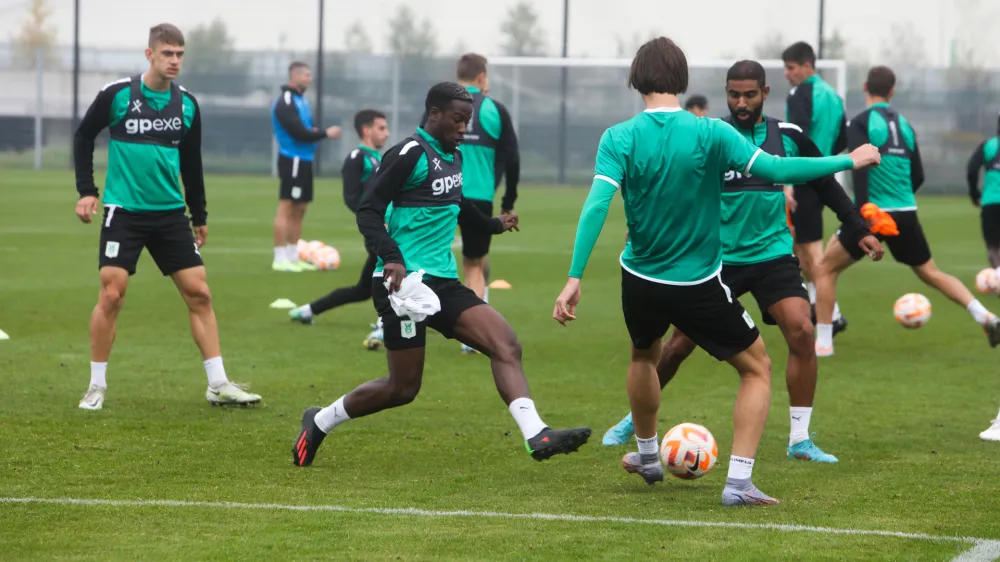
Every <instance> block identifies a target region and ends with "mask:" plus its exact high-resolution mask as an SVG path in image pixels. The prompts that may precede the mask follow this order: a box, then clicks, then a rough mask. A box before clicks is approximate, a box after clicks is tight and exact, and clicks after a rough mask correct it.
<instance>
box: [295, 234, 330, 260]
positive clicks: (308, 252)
mask: <svg viewBox="0 0 1000 562" xmlns="http://www.w3.org/2000/svg"><path fill="white" fill-rule="evenodd" d="M325 247H326V244H324V243H322V242H320V241H319V240H313V241H311V242H306V241H305V240H299V244H298V250H299V259H300V260H302V261H307V262H309V263H311V264H313V265H318V264H317V263H316V258H317V256H318V255H319V253H320V252H321V251H322V250H323V248H325Z"/></svg>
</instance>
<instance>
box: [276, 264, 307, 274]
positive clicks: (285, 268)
mask: <svg viewBox="0 0 1000 562" xmlns="http://www.w3.org/2000/svg"><path fill="white" fill-rule="evenodd" d="M271 269H272V270H274V271H280V272H283V273H299V272H301V271H302V270H301V269H299V268H297V267H295V264H293V263H292V262H290V261H275V262H271Z"/></svg>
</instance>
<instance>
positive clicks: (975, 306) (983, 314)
mask: <svg viewBox="0 0 1000 562" xmlns="http://www.w3.org/2000/svg"><path fill="white" fill-rule="evenodd" d="M965 310H968V311H969V314H971V315H972V317H973V318H975V320H976V322H977V323H979V325H980V326H981V325H983V324H985V323H986V321H987V320H989V319H990V311H989V310H986V307H985V306H983V303H981V302H979V301H978V300H973V301H972V302H970V303H969V306H967V307H965Z"/></svg>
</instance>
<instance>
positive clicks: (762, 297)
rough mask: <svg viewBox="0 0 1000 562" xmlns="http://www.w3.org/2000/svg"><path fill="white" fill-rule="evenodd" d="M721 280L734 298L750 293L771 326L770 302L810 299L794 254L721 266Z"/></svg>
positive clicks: (773, 322) (765, 320) (765, 321)
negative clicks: (762, 260) (794, 298)
mask: <svg viewBox="0 0 1000 562" xmlns="http://www.w3.org/2000/svg"><path fill="white" fill-rule="evenodd" d="M722 282H723V283H725V284H726V286H727V287H729V290H730V291H732V292H733V296H734V297H736V298H740V297H742V296H743V295H745V294H747V293H750V294H751V295H753V298H754V300H756V301H757V306H759V307H760V312H761V315H762V316H763V320H764V323H765V324H768V325H771V326H774V325H775V324H776V322H775V321H774V318H772V317H771V314H770V313H769V312H768V310H767V309H769V308H771V305H773V304H775V303H777V302H779V301H783V300H785V299H787V298H793V297H799V298H801V299H803V300H805V301H806V302H808V301H809V292H808V291H806V286H805V282H804V281H803V280H802V270H801V269H800V268H799V260H798V259H797V258H796V257H795V256H784V257H780V258H777V259H773V260H768V261H765V262H760V263H753V264H748V265H724V266H723V267H722ZM682 331H683V330H682Z"/></svg>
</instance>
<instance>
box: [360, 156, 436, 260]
mask: <svg viewBox="0 0 1000 562" xmlns="http://www.w3.org/2000/svg"><path fill="white" fill-rule="evenodd" d="M403 146H406V145H405V144H400V145H397V146H394V147H392V148H391V149H390V150H389V152H387V153H386V155H385V157H384V158H383V159H382V165H381V166H380V167H379V169H378V171H377V172H375V176H374V177H372V179H371V185H370V186H369V187H368V189H366V190H365V194H364V197H363V198H362V199H361V204H360V205H359V206H358V216H357V221H358V230H359V231H361V234H362V235H363V236H364V237H365V248H367V249H368V251H369V252H372V253H373V254H375V255H377V256H378V257H380V258H382V261H383V262H384V263H399V264H404V262H403V254H402V252H400V251H399V246H398V245H396V242H395V240H393V239H392V237H391V236H389V233H388V232H386V230H385V210H386V209H387V208H388V207H389V204H390V203H392V201H393V199H395V198H396V195H397V194H398V193H399V192H400V191H402V189H403V187H404V186H405V185H406V180H407V179H408V178H409V177H410V173H412V172H413V168H414V167H416V165H417V162H418V161H419V160H420V156H421V155H422V154H423V151H422V150H419V149H416V150H410V151H408V152H407V153H406V154H402V155H401V154H400V151H401V150H402V148H403ZM404 265H405V264H404Z"/></svg>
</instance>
